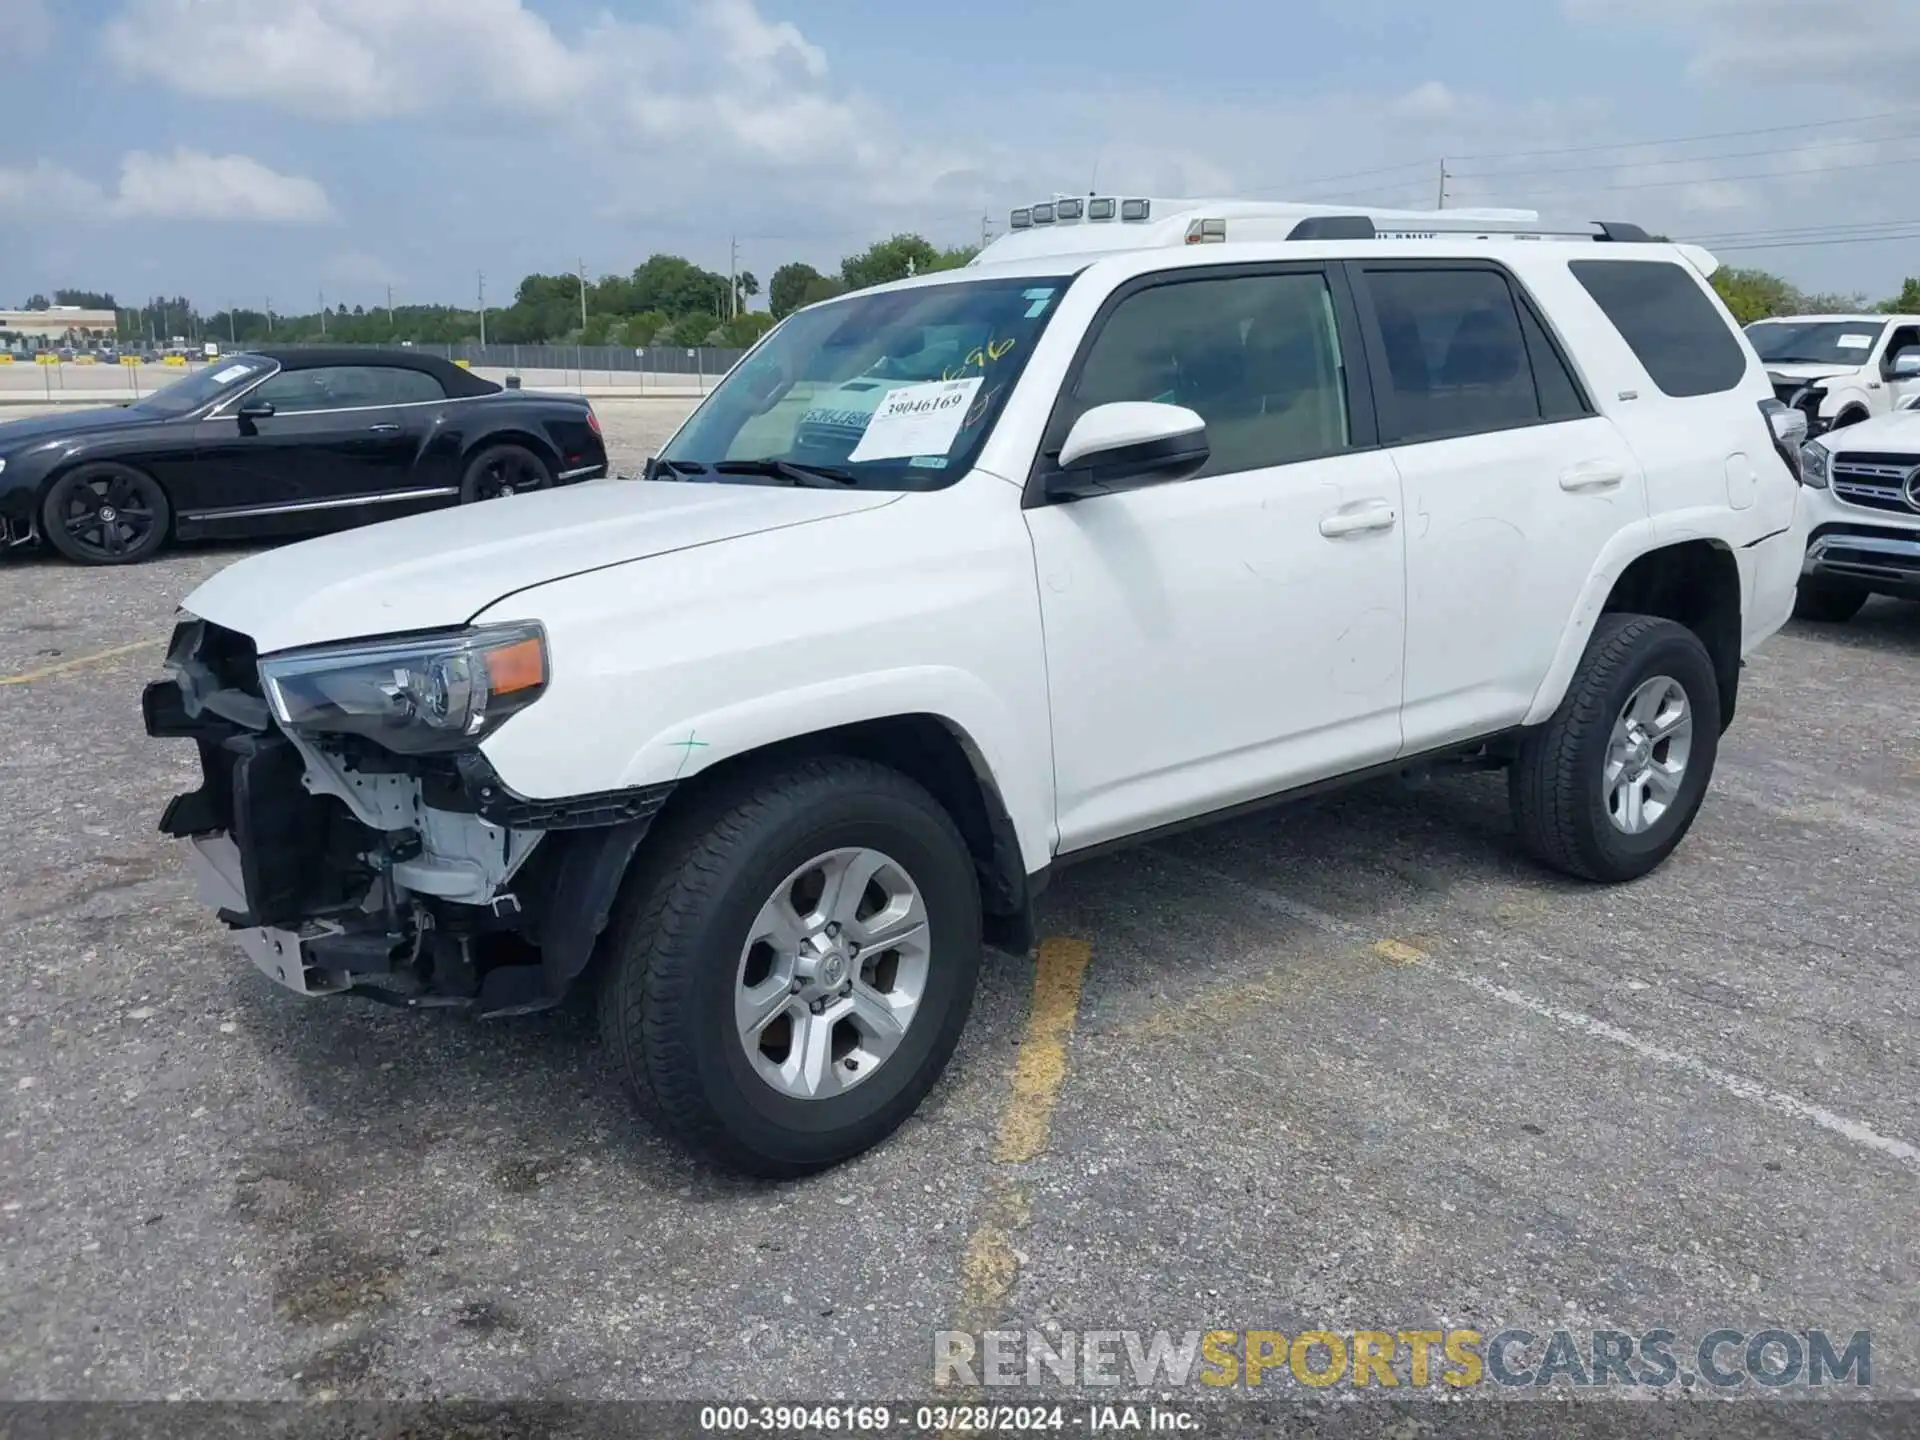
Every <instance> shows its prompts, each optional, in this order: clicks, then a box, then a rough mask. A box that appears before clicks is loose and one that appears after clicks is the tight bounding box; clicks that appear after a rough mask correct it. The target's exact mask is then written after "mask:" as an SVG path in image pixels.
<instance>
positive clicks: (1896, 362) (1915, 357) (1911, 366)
mask: <svg viewBox="0 0 1920 1440" xmlns="http://www.w3.org/2000/svg"><path fill="white" fill-rule="evenodd" d="M1887 374H1889V375H1890V376H1892V377H1893V378H1894V379H1895V380H1915V379H1920V346H1909V347H1908V348H1907V349H1905V350H1902V351H1900V352H1899V353H1898V354H1896V355H1895V356H1894V357H1893V361H1892V363H1891V364H1890V365H1888V366H1887Z"/></svg>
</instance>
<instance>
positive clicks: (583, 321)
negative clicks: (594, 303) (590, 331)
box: [580, 260, 587, 341]
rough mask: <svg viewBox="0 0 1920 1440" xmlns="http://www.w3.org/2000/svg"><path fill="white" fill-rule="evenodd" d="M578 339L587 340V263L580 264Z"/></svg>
mask: <svg viewBox="0 0 1920 1440" xmlns="http://www.w3.org/2000/svg"><path fill="white" fill-rule="evenodd" d="M580 338H581V340H582V341H584V340H585V339H586V338H587V262H586V261H584V260H582V261H581V262H580Z"/></svg>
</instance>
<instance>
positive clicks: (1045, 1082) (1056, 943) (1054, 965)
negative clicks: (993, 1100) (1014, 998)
mask: <svg viewBox="0 0 1920 1440" xmlns="http://www.w3.org/2000/svg"><path fill="white" fill-rule="evenodd" d="M1092 958H1093V947H1092V946H1091V945H1089V944H1088V943H1087V942H1086V941H1084V940H1069V939H1064V938H1050V939H1047V940H1043V941H1041V942H1040V953H1039V958H1038V959H1037V961H1036V962H1035V966H1034V972H1033V1005H1032V1008H1031V1010H1030V1011H1029V1012H1028V1015H1027V1028H1026V1034H1025V1035H1024V1036H1023V1037H1022V1039H1021V1042H1020V1059H1019V1061H1018V1063H1016V1064H1015V1066H1014V1070H1013V1088H1012V1091H1011V1093H1010V1094H1009V1095H1008V1097H1007V1105H1006V1108H1005V1109H1004V1110H1003V1111H1001V1113H1000V1126H999V1130H998V1132H997V1134H996V1136H995V1140H994V1147H993V1161H994V1163H995V1164H996V1165H1024V1164H1026V1163H1027V1162H1028V1161H1029V1160H1032V1159H1034V1158H1035V1157H1036V1156H1038V1155H1039V1154H1040V1153H1041V1152H1043V1151H1044V1150H1045V1149H1046V1148H1047V1140H1048V1138H1049V1137H1050V1136H1051V1134H1052V1133H1053V1111H1054V1106H1055V1105H1056V1104H1058V1103H1059V1099H1060V1087H1061V1086H1062V1085H1063V1084H1065V1083H1066V1078H1067V1042H1068V1041H1069V1040H1070V1039H1072V1037H1073V1022H1074V1017H1075V1016H1076V1015H1077V1014H1078V1013H1079V1009H1080V982H1081V980H1082V979H1083V978H1084V977H1085V975H1086V973H1087V962H1088V961H1089V960H1090V959H1092ZM1032 1214H1033V1207H1032V1204H1031V1202H1030V1201H1029V1200H1028V1198H1027V1193H1026V1191H1025V1190H1024V1189H1022V1188H1021V1186H1020V1185H1019V1184H1018V1183H1017V1182H1016V1181H1015V1180H1014V1178H1013V1176H1012V1175H1010V1174H1008V1173H1005V1172H1001V1173H996V1174H994V1175H992V1176H990V1177H989V1179H988V1181H987V1194H986V1199H985V1201H984V1202H983V1203H982V1205H981V1209H980V1216H979V1218H978V1219H977V1220H976V1221H975V1222H974V1227H973V1234H972V1235H971V1236H969V1237H968V1239H967V1250H966V1254H965V1255H964V1256H963V1257H962V1259H961V1261H960V1296H959V1301H958V1304H957V1305H956V1306H955V1311H956V1315H955V1327H956V1328H957V1329H960V1330H965V1331H970V1332H976V1331H979V1330H982V1329H986V1328H989V1327H990V1326H991V1325H992V1324H993V1321H994V1318H995V1317H996V1316H997V1315H998V1314H999V1312H1000V1306H1001V1303H1002V1302H1003V1301H1005V1300H1006V1298H1007V1296H1008V1294H1009V1293H1010V1292H1011V1291H1012V1290H1013V1285H1014V1282H1015V1281H1016V1280H1018V1279H1019V1278H1020V1257H1019V1256H1018V1254H1017V1253H1016V1252H1015V1250H1014V1245H1013V1237H1014V1234H1015V1232H1016V1231H1020V1230H1024V1229H1025V1228H1026V1226H1027V1222H1028V1221H1029V1220H1030V1219H1031V1218H1032Z"/></svg>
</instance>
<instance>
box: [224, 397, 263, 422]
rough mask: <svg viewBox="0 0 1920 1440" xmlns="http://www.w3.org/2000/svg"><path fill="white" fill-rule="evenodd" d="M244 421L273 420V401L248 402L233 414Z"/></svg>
mask: <svg viewBox="0 0 1920 1440" xmlns="http://www.w3.org/2000/svg"><path fill="white" fill-rule="evenodd" d="M233 413H234V414H235V415H237V416H238V417H239V418H240V419H242V420H271V419H272V418H273V402H272V401H271V400H248V401H245V402H244V403H242V404H241V406H240V408H239V409H238V410H236V411H234V412H233Z"/></svg>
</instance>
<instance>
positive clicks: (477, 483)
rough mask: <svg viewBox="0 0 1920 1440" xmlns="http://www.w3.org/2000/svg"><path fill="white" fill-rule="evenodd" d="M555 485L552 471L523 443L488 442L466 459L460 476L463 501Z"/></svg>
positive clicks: (498, 496) (461, 501)
mask: <svg viewBox="0 0 1920 1440" xmlns="http://www.w3.org/2000/svg"><path fill="white" fill-rule="evenodd" d="M552 485H553V470H552V468H551V467H550V466H549V465H548V464H547V462H546V461H545V460H543V459H542V458H541V457H540V456H538V455H536V454H534V452H533V451H531V450H529V449H527V447H526V446H524V445H489V446H487V447H486V448H485V449H484V450H481V451H480V452H478V453H477V454H476V455H475V456H474V457H473V459H471V460H470V461H468V462H467V468H466V473H465V474H463V475H462V476H461V477H460V503H461V504H462V505H471V504H473V503H474V502H475V501H476V500H498V499H501V498H503V497H505V496H508V495H526V494H529V493H531V492H532V491H535V490H546V489H549V488H550V487H551V486H552Z"/></svg>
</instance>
